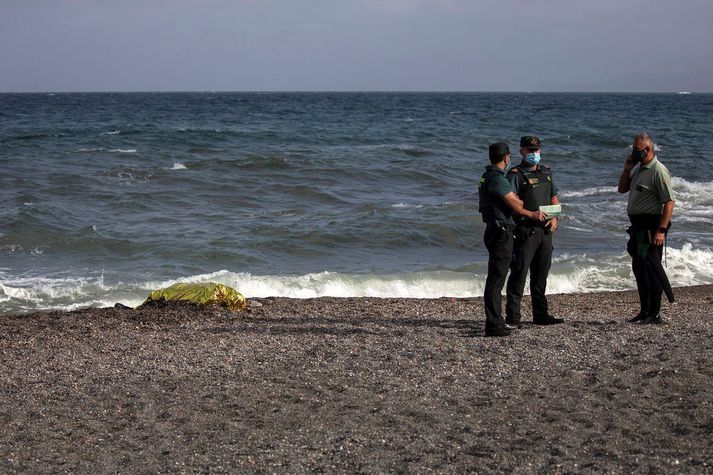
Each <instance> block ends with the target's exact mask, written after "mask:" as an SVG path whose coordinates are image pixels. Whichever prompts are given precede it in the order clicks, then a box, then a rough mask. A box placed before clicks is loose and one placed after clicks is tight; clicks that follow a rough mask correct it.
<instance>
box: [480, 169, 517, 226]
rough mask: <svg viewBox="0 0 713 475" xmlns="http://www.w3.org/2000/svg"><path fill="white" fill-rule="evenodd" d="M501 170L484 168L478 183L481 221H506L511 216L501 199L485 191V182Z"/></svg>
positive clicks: (508, 208)
mask: <svg viewBox="0 0 713 475" xmlns="http://www.w3.org/2000/svg"><path fill="white" fill-rule="evenodd" d="M501 174H502V172H500V171H498V170H491V169H488V170H485V173H483V176H482V177H480V182H479V183H478V211H479V212H480V213H482V215H483V222H485V223H492V222H495V221H508V220H509V219H510V217H511V216H512V211H511V210H510V207H509V206H507V205H506V204H505V203H504V202H503V200H502V199H500V198H498V197H496V196H493V195H492V194H491V193H489V192H488V191H487V183H488V181H489V180H492V179H493V178H495V177H496V176H498V175H501Z"/></svg>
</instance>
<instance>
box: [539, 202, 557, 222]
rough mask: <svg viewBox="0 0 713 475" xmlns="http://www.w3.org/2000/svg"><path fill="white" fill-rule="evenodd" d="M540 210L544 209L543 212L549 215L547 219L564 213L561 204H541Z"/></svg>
mask: <svg viewBox="0 0 713 475" xmlns="http://www.w3.org/2000/svg"><path fill="white" fill-rule="evenodd" d="M540 211H542V212H543V213H545V214H546V215H547V219H550V218H556V217H558V216H559V215H560V214H562V206H561V205H547V206H540Z"/></svg>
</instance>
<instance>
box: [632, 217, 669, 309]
mask: <svg viewBox="0 0 713 475" xmlns="http://www.w3.org/2000/svg"><path fill="white" fill-rule="evenodd" d="M630 219H631V227H630V228H629V229H628V230H627V232H628V233H629V242H628V243H627V245H626V251H627V252H628V253H629V255H630V256H631V270H632V271H633V272H634V278H635V279H636V289H637V290H638V291H639V304H640V305H641V311H640V314H642V315H651V316H655V315H658V314H659V312H660V311H661V296H662V295H663V288H662V287H661V284H660V283H659V280H658V279H657V278H656V275H654V271H653V269H652V267H651V264H649V263H648V262H647V258H646V255H643V256H642V255H641V252H639V249H638V247H639V245H640V244H641V242H640V240H637V236H639V237H640V236H641V234H640V232H641V231H645V236H647V238H648V240H649V243H650V242H651V236H652V235H653V233H654V232H656V230H657V229H658V225H659V222H660V220H661V216H659V215H638V216H630ZM652 252H655V253H656V256H657V258H658V261H659V262H661V258H662V257H663V247H654V248H653V250H652Z"/></svg>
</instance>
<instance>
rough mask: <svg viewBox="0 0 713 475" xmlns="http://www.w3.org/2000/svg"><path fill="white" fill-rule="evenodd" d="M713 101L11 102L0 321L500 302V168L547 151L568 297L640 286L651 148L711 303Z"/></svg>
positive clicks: (500, 97)
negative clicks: (204, 297)
mask: <svg viewBox="0 0 713 475" xmlns="http://www.w3.org/2000/svg"><path fill="white" fill-rule="evenodd" d="M711 117H713V95H701V94H691V95H680V94H655V95H653V94H641V95H637V94H478V93H473V94H453V93H434V94H431V93H418V94H407V93H403V94H401V93H265V94H261V93H184V94H172V93H170V94H169V93H165V94H163V93H161V94H151V93H146V94H139V93H127V94H0V167H1V168H0V313H8V312H18V311H19V312H25V311H30V310H35V309H41V308H76V307H81V306H88V305H102V306H104V305H112V304H113V303H114V302H123V303H126V304H129V305H135V304H138V303H139V302H141V301H142V300H143V299H144V298H145V297H146V295H147V293H148V291H149V290H150V289H153V288H158V287H161V286H165V285H167V284H170V283H173V282H174V281H208V280H212V281H218V282H223V283H226V284H228V285H231V286H233V287H235V288H237V289H238V290H240V291H241V292H243V293H245V294H246V295H248V296H267V295H283V296H293V297H310V296H317V295H336V296H361V295H371V296H414V297H422V296H423V297H433V296H469V295H480V294H482V287H483V284H484V277H485V269H486V266H485V260H486V251H485V249H484V246H483V245H482V231H483V224H482V223H481V220H480V215H479V214H478V213H477V193H476V188H475V186H476V183H477V179H478V178H479V176H480V174H481V173H482V170H483V167H484V166H485V164H486V162H487V146H488V144H489V143H491V142H495V141H501V140H505V141H507V142H509V143H510V145H511V148H512V149H513V150H516V149H517V142H518V139H519V137H520V136H521V135H525V134H536V135H538V136H540V137H541V138H542V141H543V163H546V164H549V165H551V166H552V167H553V169H554V172H555V175H554V176H555V180H556V181H557V183H558V186H559V189H560V199H561V201H562V202H563V205H564V212H565V217H564V218H563V219H562V220H561V224H560V231H558V233H557V235H556V242H555V248H556V249H555V256H556V258H555V263H554V265H553V270H552V276H551V279H550V286H549V291H550V292H563V291H577V290H579V291H592V290H602V289H624V288H631V287H632V286H633V278H632V277H631V275H630V270H629V261H628V258H627V256H626V254H625V251H624V246H625V240H626V236H625V233H624V229H625V227H626V217H625V201H626V197H625V196H624V195H619V194H618V193H616V190H615V187H616V183H617V179H618V176H619V173H620V170H621V166H622V163H623V161H624V159H625V157H626V156H627V155H628V153H629V150H630V143H631V138H632V136H633V135H634V134H636V133H637V132H639V131H641V130H647V131H649V132H650V133H651V134H652V135H653V136H654V139H655V140H656V141H657V143H658V148H659V152H658V155H659V157H660V159H661V160H662V161H663V162H664V163H665V164H666V165H667V166H668V168H669V170H670V171H671V173H672V175H673V176H674V189H675V191H676V193H677V207H676V211H675V216H674V227H673V229H672V233H671V236H670V240H669V250H668V258H667V261H668V270H669V273H670V275H671V278H672V280H673V282H674V284H675V285H686V284H696V283H712V282H713V235H711V233H710V230H711V222H712V218H713V177H711V176H710V175H709V173H708V171H709V170H711V169H713V157H712V156H711V154H710V150H713V134H712V133H711V130H712V129H711V126H712V125H713V121H712V120H711Z"/></svg>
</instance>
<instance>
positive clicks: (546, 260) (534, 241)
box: [506, 223, 552, 322]
mask: <svg viewBox="0 0 713 475" xmlns="http://www.w3.org/2000/svg"><path fill="white" fill-rule="evenodd" d="M551 263H552V233H550V232H549V230H547V229H545V228H544V227H543V226H541V225H537V224H533V225H529V224H527V223H518V225H517V227H516V228H515V247H514V252H513V256H512V264H511V266H510V278H509V279H508V284H507V306H506V314H507V318H508V321H511V322H519V321H520V319H521V317H522V315H521V313H520V302H521V300H522V294H523V293H524V291H525V281H526V280H527V272H528V271H529V272H530V295H531V296H532V317H533V319H534V320H538V319H540V318H546V317H547V315H548V308H547V297H545V290H546V289H547V276H548V275H549V273H550V266H551Z"/></svg>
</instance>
